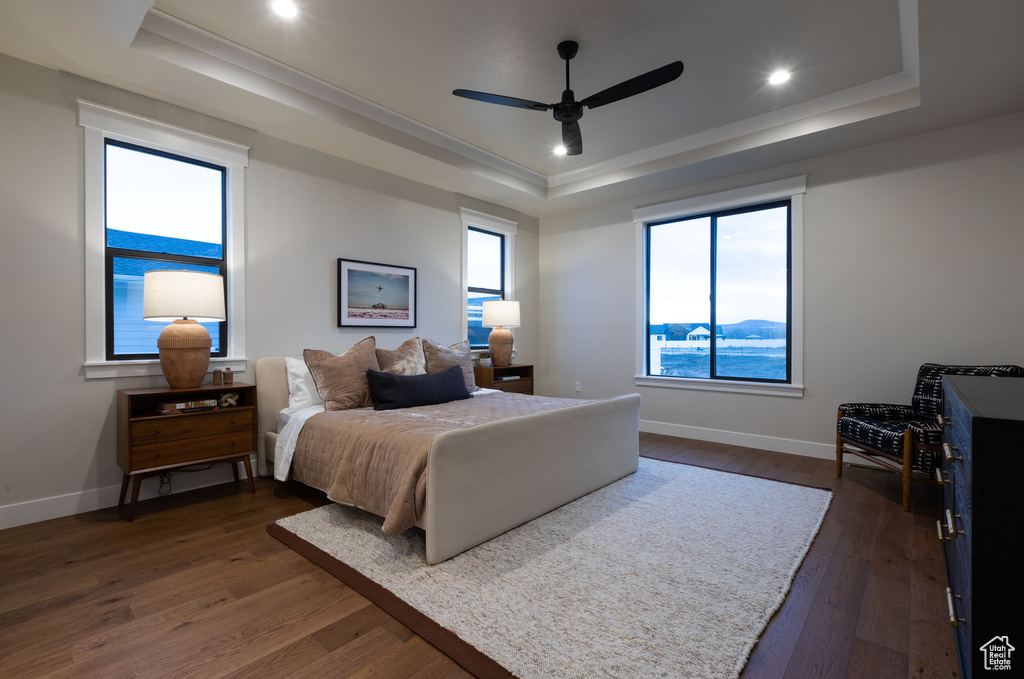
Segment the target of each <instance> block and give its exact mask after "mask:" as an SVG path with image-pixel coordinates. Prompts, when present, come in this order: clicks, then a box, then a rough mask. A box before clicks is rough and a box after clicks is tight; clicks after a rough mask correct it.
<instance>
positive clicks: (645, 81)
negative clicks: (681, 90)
mask: <svg viewBox="0 0 1024 679" xmlns="http://www.w3.org/2000/svg"><path fill="white" fill-rule="evenodd" d="M577 50H579V45H578V44H577V43H576V42H574V41H572V40H565V41H563V42H560V43H558V56H560V57H561V58H562V59H564V60H565V91H564V92H562V100H561V101H559V102H558V103H555V104H543V103H541V102H539V101H530V100H529V99H518V98H516V97H506V96H504V95H501V94H488V93H486V92H476V91H474V90H453V91H452V94H454V95H455V96H457V97H465V98H466V99H475V100H477V101H484V102H487V103H489V104H501V105H502V106H512V107H515V108H528V109H532V110H534V111H547V110H548V109H554V116H555V120H557V121H558V122H560V123H562V145H563V146H565V152H566V155H570V156H578V155H579V154H581V153H583V137H582V136H581V134H580V124H579V119H580V118H581V117H582V116H583V107H584V106H586V107H587V108H597V107H598V106H604V105H605V104H611V103H612V102H616V101H619V100H620V99H625V98H626V97H632V96H633V95H634V94H640V93H641V92H646V91H647V90H652V89H654V88H655V87H660V86H662V85H664V84H666V83H670V82H672V81H673V80H675V79H676V78H678V77H679V76H680V75H681V74H682V72H683V62H681V61H674V62H672V63H671V64H667V65H665V66H662V67H661V68H656V69H654V70H653V71H648V72H647V73H644V74H643V75H638V76H636V77H635V78H630V79H629V80H626V81H624V82H621V83H619V84H618V85H613V86H612V87H609V88H608V89H606V90H602V91H600V92H598V93H597V94H595V95H593V96H590V97H587V98H586V99H584V100H583V101H576V95H575V94H573V91H572V89H570V88H569V60H570V59H572V58H573V57H574V56H576V52H577Z"/></svg>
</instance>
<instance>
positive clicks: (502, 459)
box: [255, 356, 640, 564]
mask: <svg viewBox="0 0 1024 679" xmlns="http://www.w3.org/2000/svg"><path fill="white" fill-rule="evenodd" d="M293 358H294V357H293ZM290 365H294V363H291V364H290ZM255 373H256V384H257V387H258V393H259V439H260V440H259V455H258V469H259V472H260V474H261V475H264V476H269V475H272V474H273V470H274V466H275V449H276V448H277V442H278V435H279V431H278V426H279V424H278V423H279V415H280V414H281V411H287V410H288V409H289V408H288V406H289V379H288V377H289V376H288V369H287V368H286V357H285V356H267V357H263V358H259V359H257V360H256V362H255ZM483 391H488V390H483ZM513 396H514V397H515V398H518V399H524V398H531V397H528V396H523V395H511V394H504V393H501V394H492V393H488V394H486V395H483V394H481V395H480V396H474V397H473V398H472V399H469V400H468V401H479V402H480V403H491V404H493V403H496V402H497V401H495V400H494V399H498V400H500V399H502V398H505V397H513ZM536 398H543V397H536ZM561 400H563V401H565V403H564V404H560V405H558V407H555V408H554V409H546V410H541V411H539V412H530V413H528V414H523V415H517V416H514V417H510V418H504V419H499V420H497V421H491V422H486V423H482V424H477V425H474V426H461V427H456V428H454V429H448V430H445V431H441V432H439V433H436V435H432V438H430V440H429V450H428V452H427V454H426V456H425V462H424V464H425V469H424V472H423V475H422V476H423V482H422V486H423V488H422V491H423V494H422V508H421V511H418V512H417V516H416V517H415V525H416V526H419V527H420V528H422V529H423V530H424V533H425V540H426V560H427V562H428V563H431V564H434V563H439V562H441V561H444V560H445V559H448V558H451V557H452V556H455V555H456V554H459V553H461V552H463V551H465V550H467V549H470V548H472V547H475V546H476V545H478V544H480V543H482V542H485V541H486V540H489V539H491V538H493V537H495V536H497V535H500V534H502V533H504V532H505V531H508V530H510V529H512V528H515V527H516V526H518V525H521V524H523V523H525V522H527V521H530V520H532V519H534V518H536V517H538V516H540V515H542V514H545V513H546V512H549V511H551V510H553V509H556V508H557V507H560V506H561V505H563V504H566V503H567V502H571V501H572V500H575V499H576V498H578V497H581V496H583V495H586V494H587V493H590V492H592V491H594V490H597V489H598V488H601V487H603V486H605V485H607V484H609V483H611V482H613V481H616V480H618V479H620V478H622V477H624V476H627V475H628V474H631V473H633V472H635V471H636V469H637V464H638V459H639V408H640V396H639V394H629V395H624V396H617V397H612V398H606V399H599V400H591V401H577V400H571V399H561ZM468 401H467V402H468ZM520 403H521V401H520ZM409 410H410V413H411V412H412V410H413V409H409ZM372 413H373V409H372V408H362V409H360V412H358V413H355V414H353V415H352V416H353V417H358V418H361V419H362V418H369V417H370V416H371V414H372ZM318 417H321V419H327V418H326V417H322V416H318ZM313 419H314V420H315V419H316V418H313ZM306 426H309V425H308V423H307V425H306ZM294 428H295V427H294V425H293V427H292V429H293V430H294ZM307 438H310V437H307ZM300 454H301V451H299V450H298V449H296V452H295V455H296V456H297V457H298V456H299V455H300ZM312 476H314V477H315V478H318V477H316V475H315V474H314V475H312ZM304 482H307V483H308V484H309V485H314V487H317V486H321V485H325V484H323V483H320V482H318V481H314V482H312V483H310V482H309V481H308V480H306V481H304ZM319 489H320V490H324V491H325V492H328V493H329V489H328V488H324V487H321V488H319ZM329 497H330V493H329ZM332 499H333V498H332ZM346 499H348V498H346ZM345 503H346V504H355V505H356V506H363V505H361V504H360V503H359V502H353V501H348V502H345ZM364 508H365V507H364ZM374 513H381V514H382V515H383V513H382V512H377V511H375V512H374Z"/></svg>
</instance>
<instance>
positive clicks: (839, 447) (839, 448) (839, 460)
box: [836, 410, 843, 478]
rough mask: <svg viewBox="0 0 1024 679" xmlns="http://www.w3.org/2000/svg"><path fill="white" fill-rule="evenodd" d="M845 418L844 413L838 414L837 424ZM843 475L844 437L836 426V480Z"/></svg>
mask: <svg viewBox="0 0 1024 679" xmlns="http://www.w3.org/2000/svg"><path fill="white" fill-rule="evenodd" d="M842 416H843V411H841V410H840V411H839V412H838V413H836V422H838V421H839V419H840V418H841V417H842ZM842 475H843V437H842V436H841V435H840V434H839V426H838V425H836V478H840V477H842Z"/></svg>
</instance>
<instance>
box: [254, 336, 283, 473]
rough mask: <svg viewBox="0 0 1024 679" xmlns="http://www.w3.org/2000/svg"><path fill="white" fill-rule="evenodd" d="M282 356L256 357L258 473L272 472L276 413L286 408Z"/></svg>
mask: <svg viewBox="0 0 1024 679" xmlns="http://www.w3.org/2000/svg"><path fill="white" fill-rule="evenodd" d="M284 359H285V357H284V356H264V357H263V358H257V359H256V389H257V394H258V399H257V400H258V401H259V413H258V415H259V454H258V455H257V457H256V463H257V469H258V470H259V474H260V476H273V474H274V466H273V461H274V445H275V443H276V442H277V414H278V413H279V412H281V411H282V410H284V409H285V408H287V407H288V371H287V370H286V369H285V365H284Z"/></svg>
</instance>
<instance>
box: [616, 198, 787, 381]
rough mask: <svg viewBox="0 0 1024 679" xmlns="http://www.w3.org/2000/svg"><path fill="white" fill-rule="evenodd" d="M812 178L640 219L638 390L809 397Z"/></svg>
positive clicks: (645, 212) (650, 211)
mask: <svg viewBox="0 0 1024 679" xmlns="http://www.w3.org/2000/svg"><path fill="white" fill-rule="evenodd" d="M803 191H804V182H803V178H799V179H798V180H788V181H784V182H775V183H773V184H768V185H761V186H759V187H752V188H751V189H744V190H740V191H735V192H727V193H723V194H716V195H715V196H708V197H705V198H701V199H691V200H687V201H679V202H677V203H673V204H669V205H663V206H655V207H653V208H643V209H640V210H637V211H636V212H635V213H634V216H635V218H636V221H637V224H638V227H639V232H640V233H639V238H640V243H641V246H642V247H641V252H642V259H643V261H642V266H643V271H644V277H643V280H644V290H643V320H642V322H641V324H640V325H641V335H642V337H641V342H642V351H641V355H640V356H639V361H638V363H639V366H638V367H639V368H640V370H639V373H638V378H637V383H638V384H648V385H658V386H681V387H687V388H710V389H716V390H729V391H753V392H762V393H773V394H784V395H800V393H802V366H801V362H800V356H801V353H802V352H801V347H802V342H801V339H800V337H801V324H800V320H801V314H800V307H801V300H802V295H801V294H800V284H801V280H802V278H801V272H800V267H799V263H800V252H801V248H800V240H801V232H802V229H801V224H800V221H801V213H802V194H803Z"/></svg>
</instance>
